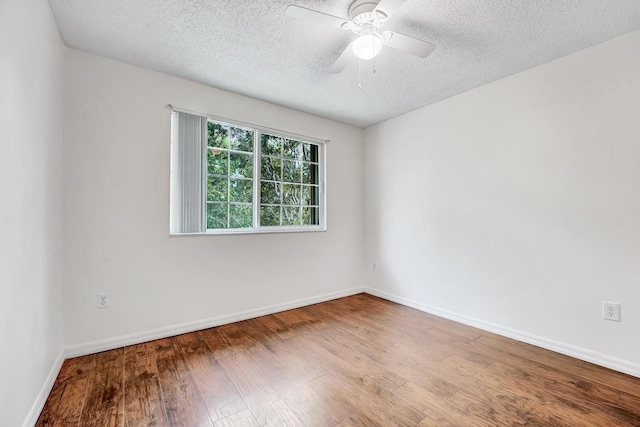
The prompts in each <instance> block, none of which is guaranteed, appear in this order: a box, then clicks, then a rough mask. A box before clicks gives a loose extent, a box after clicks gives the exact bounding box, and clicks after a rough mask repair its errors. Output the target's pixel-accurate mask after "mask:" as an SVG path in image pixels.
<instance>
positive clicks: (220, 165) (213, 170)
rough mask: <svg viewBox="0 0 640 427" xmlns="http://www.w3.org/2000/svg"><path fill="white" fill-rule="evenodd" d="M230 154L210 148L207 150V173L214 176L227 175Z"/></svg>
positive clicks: (219, 149)
mask: <svg viewBox="0 0 640 427" xmlns="http://www.w3.org/2000/svg"><path fill="white" fill-rule="evenodd" d="M228 159H229V153H228V152H227V151H225V150H222V149H221V148H216V147H209V149H208V150H207V173H210V174H214V175H226V174H227V160H228Z"/></svg>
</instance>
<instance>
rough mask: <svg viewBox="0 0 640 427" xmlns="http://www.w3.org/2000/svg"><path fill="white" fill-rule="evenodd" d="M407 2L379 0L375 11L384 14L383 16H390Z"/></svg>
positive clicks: (403, 0) (402, 0)
mask: <svg viewBox="0 0 640 427" xmlns="http://www.w3.org/2000/svg"><path fill="white" fill-rule="evenodd" d="M405 1H407V0H380V3H378V5H377V6H376V9H375V10H379V11H381V12H384V14H385V15H387V16H391V15H392V14H393V13H394V12H395V11H396V10H398V9H400V6H402V5H403V4H404V2H405Z"/></svg>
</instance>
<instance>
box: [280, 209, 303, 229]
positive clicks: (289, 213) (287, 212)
mask: <svg viewBox="0 0 640 427" xmlns="http://www.w3.org/2000/svg"><path fill="white" fill-rule="evenodd" d="M300 209H301V208H299V207H297V206H283V207H282V225H300Z"/></svg>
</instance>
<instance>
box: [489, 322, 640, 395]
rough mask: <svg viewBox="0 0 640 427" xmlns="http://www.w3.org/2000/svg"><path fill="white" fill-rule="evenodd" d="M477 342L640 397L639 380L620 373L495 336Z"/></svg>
mask: <svg viewBox="0 0 640 427" xmlns="http://www.w3.org/2000/svg"><path fill="white" fill-rule="evenodd" d="M477 341H478V342H481V343H484V344H488V345H493V346H498V347H501V348H503V350H504V351H507V352H509V353H512V354H515V355H517V356H521V357H523V358H526V359H530V360H536V361H538V362H540V363H542V364H545V365H547V366H550V367H553V368H557V369H559V370H562V371H565V372H568V373H571V374H573V375H575V376H578V377H582V378H584V379H586V380H588V381H590V382H595V383H598V384H600V385H604V386H609V387H613V388H616V389H619V390H625V389H628V390H632V392H631V393H629V394H633V395H636V396H637V397H640V378H634V377H632V376H630V375H626V374H623V373H621V372H616V371H612V370H610V369H607V368H602V367H600V366H596V365H593V364H591V363H588V362H584V361H582V360H577V359H574V358H571V357H569V356H565V355H562V354H558V353H554V352H552V351H549V350H546V349H543V348H540V347H536V346H533V345H530V344H526V343H522V342H518V341H515V340H511V339H509V338H505V337H501V336H499V335H495V334H489V333H485V334H483V335H482V336H481V337H479V338H478V339H477Z"/></svg>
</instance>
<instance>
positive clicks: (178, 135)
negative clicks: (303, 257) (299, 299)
mask: <svg viewBox="0 0 640 427" xmlns="http://www.w3.org/2000/svg"><path fill="white" fill-rule="evenodd" d="M171 146H172V147H171V233H172V234H192V233H210V234H221V233H224V234H226V233H247V232H274V231H314V230H315V231H320V230H324V229H325V220H324V216H325V197H324V188H323V185H324V150H325V142H324V141H318V140H315V139H312V138H306V137H299V136H295V135H290V134H286V133H284V132H279V131H271V130H267V129H261V128H256V127H253V126H248V125H244V124H236V123H231V122H229V121H222V120H218V119H213V118H207V117H202V116H197V115H193V114H188V113H184V112H176V111H174V112H173V113H172V141H171Z"/></svg>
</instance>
